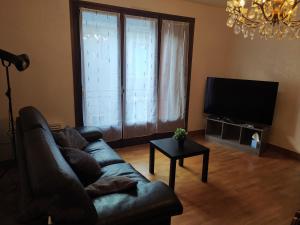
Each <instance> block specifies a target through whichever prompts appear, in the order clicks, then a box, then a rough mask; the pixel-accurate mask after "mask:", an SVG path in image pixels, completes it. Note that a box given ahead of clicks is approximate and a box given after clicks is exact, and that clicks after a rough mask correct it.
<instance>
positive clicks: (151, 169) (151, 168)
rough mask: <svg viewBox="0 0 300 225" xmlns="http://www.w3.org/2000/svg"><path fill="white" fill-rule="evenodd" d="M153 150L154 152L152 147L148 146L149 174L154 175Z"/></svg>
mask: <svg viewBox="0 0 300 225" xmlns="http://www.w3.org/2000/svg"><path fill="white" fill-rule="evenodd" d="M154 150H155V148H154V146H153V145H152V144H150V159H149V172H150V173H151V174H154V160H155V154H154Z"/></svg>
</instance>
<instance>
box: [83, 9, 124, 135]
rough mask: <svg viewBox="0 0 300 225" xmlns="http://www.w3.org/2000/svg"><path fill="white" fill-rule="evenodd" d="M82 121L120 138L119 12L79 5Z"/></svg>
mask: <svg viewBox="0 0 300 225" xmlns="http://www.w3.org/2000/svg"><path fill="white" fill-rule="evenodd" d="M80 15H81V18H80V19H81V22H80V25H81V29H80V32H81V35H80V36H81V55H82V57H81V59H82V98H83V99H82V101H83V107H82V108H83V122H84V125H86V126H98V127H100V128H101V129H102V130H103V131H104V132H103V133H104V138H105V139H106V140H117V139H121V138H122V110H121V107H120V106H121V76H120V74H121V73H120V33H119V14H115V13H109V12H102V11H92V10H87V9H81V13H80Z"/></svg>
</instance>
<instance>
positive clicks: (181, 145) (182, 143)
mask: <svg viewBox="0 0 300 225" xmlns="http://www.w3.org/2000/svg"><path fill="white" fill-rule="evenodd" d="M184 141H185V139H179V140H177V142H178V146H179V147H180V148H183V146H184Z"/></svg>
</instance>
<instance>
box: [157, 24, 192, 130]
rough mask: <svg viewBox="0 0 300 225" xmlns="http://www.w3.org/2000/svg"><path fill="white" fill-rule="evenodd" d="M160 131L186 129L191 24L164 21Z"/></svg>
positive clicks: (160, 86)
mask: <svg viewBox="0 0 300 225" xmlns="http://www.w3.org/2000/svg"><path fill="white" fill-rule="evenodd" d="M161 35H162V36H161V61H160V65H161V66H160V75H159V115H158V117H159V118H158V119H159V121H158V132H167V131H174V130H175V129H176V128H177V127H184V126H185V121H184V120H185V109H186V98H187V96H186V95H187V93H186V92H187V77H188V76H187V68H188V67H187V62H188V46H189V24H188V23H185V22H177V21H169V20H163V22H162V33H161Z"/></svg>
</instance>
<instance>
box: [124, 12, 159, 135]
mask: <svg viewBox="0 0 300 225" xmlns="http://www.w3.org/2000/svg"><path fill="white" fill-rule="evenodd" d="M125 55H126V57H125V59H126V67H125V68H126V69H125V80H124V85H125V96H124V102H125V104H124V111H125V115H124V127H123V137H124V138H131V137H139V136H146V135H150V134H153V133H155V131H156V123H157V63H156V61H157V20H156V19H151V18H144V17H135V16H125Z"/></svg>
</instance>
